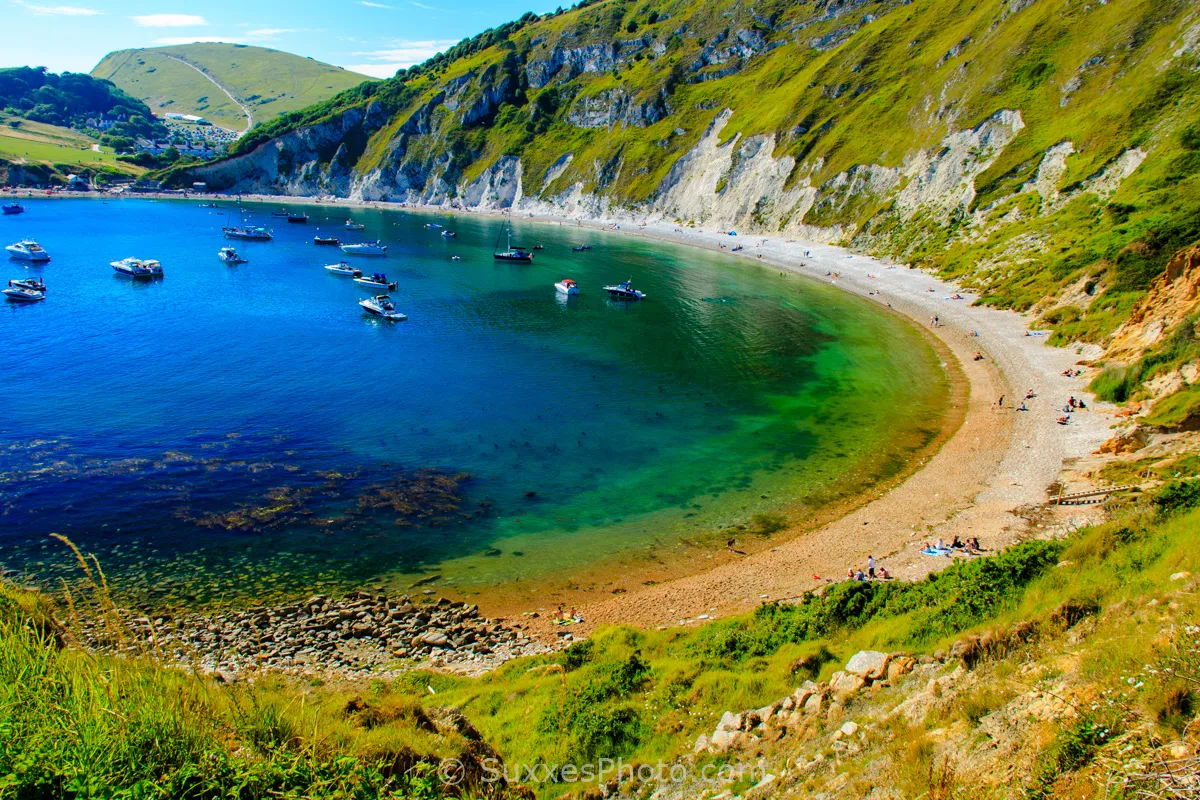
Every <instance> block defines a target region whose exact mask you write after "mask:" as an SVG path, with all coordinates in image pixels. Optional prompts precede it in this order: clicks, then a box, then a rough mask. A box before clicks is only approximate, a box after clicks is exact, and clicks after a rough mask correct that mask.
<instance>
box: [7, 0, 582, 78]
mask: <svg viewBox="0 0 1200 800" xmlns="http://www.w3.org/2000/svg"><path fill="white" fill-rule="evenodd" d="M57 2H59V0H0V31H4V37H3V44H2V45H0V67H17V66H37V67H49V68H50V70H52V71H53V72H62V71H71V72H90V71H91V69H92V67H94V66H96V64H97V63H99V61H100V59H101V58H103V57H104V56H105V54H107V53H110V52H112V51H113V50H125V49H129V48H134V47H155V46H160V45H173V44H185V43H188V42H236V43H238V44H253V45H258V46H260V47H272V48H274V49H276V50H285V51H287V52H289V53H296V54H297V55H301V56H311V57H313V58H315V59H317V60H318V61H325V62H327V63H330V64H336V65H337V66H340V67H345V68H346V69H350V70H354V71H356V72H361V73H364V74H366V75H373V76H375V77H380V78H384V77H389V76H391V75H392V74H394V73H395V72H396V70H398V69H400V68H402V67H407V66H410V65H412V64H416V63H420V62H421V61H424V60H425V59H426V58H429V57H430V56H432V55H434V54H436V53H438V52H440V51H442V50H445V49H446V48H447V47H449V46H450V45H452V44H454V43H455V42H458V41H459V40H461V39H464V38H466V37H468V36H471V35H472V34H475V33H479V32H480V31H482V30H484V29H485V28H491V27H495V26H496V25H499V24H501V23H503V22H508V21H509V20H514V19H516V18H517V17H519V16H521V15H522V14H524V13H525V12H526V11H534V12H537V13H539V14H542V13H545V12H547V11H552V10H554V9H555V8H556V7H558V5H560V3H561V4H562V5H570V3H569V2H568V1H567V0H420V2H418V0H204V2H192V3H164V2H149V0H125V2H119V1H118V0H63V2H66V3H70V5H55V3H57Z"/></svg>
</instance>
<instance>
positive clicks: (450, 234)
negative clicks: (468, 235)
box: [442, 231, 458, 239]
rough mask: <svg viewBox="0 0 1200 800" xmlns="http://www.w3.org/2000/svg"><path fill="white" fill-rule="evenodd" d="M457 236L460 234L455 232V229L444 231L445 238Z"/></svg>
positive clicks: (443, 236)
mask: <svg viewBox="0 0 1200 800" xmlns="http://www.w3.org/2000/svg"><path fill="white" fill-rule="evenodd" d="M456 236H458V234H457V233H455V232H454V231H442V238H443V239H453V238H454V237H456Z"/></svg>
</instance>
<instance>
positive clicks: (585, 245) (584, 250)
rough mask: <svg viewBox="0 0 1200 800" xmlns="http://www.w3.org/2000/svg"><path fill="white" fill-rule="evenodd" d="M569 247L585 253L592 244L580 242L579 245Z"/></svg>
mask: <svg viewBox="0 0 1200 800" xmlns="http://www.w3.org/2000/svg"><path fill="white" fill-rule="evenodd" d="M571 249H572V250H573V251H575V252H576V253H586V252H587V251H588V250H591V249H592V246H591V245H590V244H581V245H579V247H572V248H571Z"/></svg>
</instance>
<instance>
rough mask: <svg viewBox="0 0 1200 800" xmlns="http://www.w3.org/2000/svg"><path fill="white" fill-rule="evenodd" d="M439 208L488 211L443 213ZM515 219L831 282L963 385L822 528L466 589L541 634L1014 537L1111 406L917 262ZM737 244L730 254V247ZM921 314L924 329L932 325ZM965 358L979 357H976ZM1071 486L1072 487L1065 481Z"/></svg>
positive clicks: (664, 615) (1038, 344) (660, 228)
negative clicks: (869, 488)
mask: <svg viewBox="0 0 1200 800" xmlns="http://www.w3.org/2000/svg"><path fill="white" fill-rule="evenodd" d="M22 194H25V193H22ZM35 196H36V195H35ZM195 199H198V200H200V199H210V198H208V197H197V198H195ZM218 199H222V200H228V199H229V198H218ZM242 199H243V200H246V201H260V202H266V203H282V204H286V205H302V204H319V205H321V206H325V207H329V206H341V207H346V208H347V209H349V208H353V207H358V206H363V207H371V208H380V209H389V210H406V211H413V212H418V213H445V212H446V211H448V209H443V208H440V207H436V208H414V207H413V206H409V205H402V204H397V203H382V202H371V203H357V202H353V201H349V200H345V199H340V198H339V199H336V200H334V199H332V198H322V199H320V200H318V199H316V198H296V197H286V198H285V197H277V196H250V195H243V196H242ZM454 213H460V214H474V215H499V214H500V213H501V212H498V211H497V212H489V211H463V210H457V209H456V210H454ZM517 216H519V217H520V218H521V219H530V220H533V221H537V222H541V223H545V224H555V225H570V226H580V227H587V228H591V229H596V230H606V231H611V232H612V233H613V234H614V235H626V236H641V237H646V238H651V239H657V240H662V241H670V242H675V243H678V244H682V245H687V246H693V247H702V248H705V249H708V250H717V251H723V252H726V253H727V254H728V255H729V258H730V259H736V261H731V263H730V266H731V268H746V269H776V270H779V271H781V272H784V273H790V274H793V275H795V276H796V279H797V280H798V281H799V280H814V281H824V282H826V283H831V284H832V285H834V286H836V287H838V288H840V289H842V290H843V291H847V292H851V293H854V294H857V295H860V296H862V297H865V298H867V299H868V300H869V301H871V302H876V303H879V304H880V305H881V306H885V307H887V308H890V309H891V310H892V311H893V312H894V313H898V314H902V315H904V316H906V317H908V318H910V319H911V320H912V321H913V323H914V324H917V325H920V326H921V327H922V328H924V329H925V330H926V331H927V332H928V334H929V335H931V336H932V337H935V338H936V340H937V341H938V342H940V343H941V346H940V347H939V351H941V352H942V355H943V357H944V358H946V359H953V360H955V361H956V362H957V367H958V369H959V370H961V374H962V375H963V376H965V378H966V382H967V384H968V392H967V395H968V396H967V397H966V398H965V402H966V409H965V412H964V413H962V414H961V419H962V423H961V425H960V426H959V427H958V429H957V430H956V431H954V432H953V434H952V435H950V436H949V438H948V439H947V440H946V441H945V442H944V444H943V445H942V447H941V449H940V450H938V451H937V452H936V453H935V454H934V455H932V457H930V458H929V459H928V460H927V462H925V463H924V464H923V465H921V467H920V469H918V470H917V471H916V472H914V473H912V474H911V475H910V476H909V477H908V478H907V479H906V480H904V481H903V482H901V483H899V484H898V485H896V486H894V487H892V488H891V489H889V490H887V491H883V492H877V493H876V494H877V495H878V496H874V497H873V499H870V498H871V496H870V495H868V498H865V499H867V502H864V503H863V504H861V505H859V506H858V507H857V508H856V509H855V510H853V511H851V512H850V513H848V514H846V515H844V516H842V517H840V518H838V519H836V520H834V521H832V522H829V523H827V524H825V525H822V526H820V527H817V528H812V526H811V525H810V526H798V528H797V530H795V531H791V532H784V533H781V534H777V535H776V536H775V538H774V539H773V540H772V544H771V546H770V547H768V548H765V549H761V550H758V551H757V552H753V550H754V548H752V547H748V548H746V549H747V550H748V551H751V552H750V554H749V555H739V554H737V553H734V552H730V551H725V550H720V551H717V552H708V553H703V554H700V555H699V556H698V558H700V559H703V560H702V562H701V563H694V564H688V565H684V566H685V568H686V571H687V573H688V574H687V575H685V576H684V577H678V578H674V579H671V580H666V581H663V582H661V583H655V582H653V581H646V582H645V583H647V584H653V585H644V584H643V583H642V582H639V581H638V580H637V578H638V577H639V576H638V575H637V573H636V571H634V572H621V571H618V570H611V569H610V570H608V571H607V573H606V572H605V570H604V567H603V566H600V567H598V569H597V575H599V576H601V577H600V578H599V579H598V580H594V581H591V582H588V583H587V585H586V587H585V588H584V589H580V588H579V585H578V584H573V583H571V582H567V581H564V582H563V586H562V587H561V589H556V588H555V587H544V588H545V589H546V590H545V591H541V592H539V593H538V594H537V595H536V597H538V598H539V600H540V602H537V603H536V606H533V607H531V602H530V600H529V598H528V597H519V598H518V597H513V598H509V599H508V600H507V601H504V600H502V599H501V598H499V597H495V596H494V595H497V594H500V593H499V592H497V593H491V594H492V595H493V596H492V597H491V598H489V597H486V596H485V597H483V598H480V600H481V606H482V607H483V608H484V610H485V611H487V612H488V613H489V614H500V615H507V616H508V617H509V618H510V620H511V621H512V622H514V623H518V624H521V625H523V626H526V627H528V628H529V629H531V631H532V632H534V633H539V634H542V635H543V636H545V637H547V638H549V637H550V636H553V635H555V634H557V635H563V634H565V633H567V632H570V633H571V634H572V635H575V636H578V635H581V634H586V633H587V632H589V631H590V630H592V629H593V628H594V627H595V626H597V625H603V624H612V623H628V624H635V625H639V626H649V627H654V626H663V625H673V624H689V623H695V622H699V621H704V620H707V619H711V618H716V617H720V616H725V615H728V614H733V613H739V612H744V611H747V610H749V609H752V608H754V607H755V606H757V605H759V604H760V603H762V602H765V601H770V600H786V599H789V598H795V597H798V596H800V595H802V594H803V593H804V592H805V591H808V590H811V589H813V588H815V587H817V586H820V585H822V584H823V583H826V582H827V581H829V580H834V581H836V580H842V579H844V578H845V577H846V571H847V569H848V568H862V569H865V568H866V561H867V557H868V556H870V555H873V556H874V557H875V559H876V561H877V562H878V564H879V565H880V566H882V567H886V568H887V569H888V570H889V572H890V573H891V574H892V575H893V576H894V577H895V578H897V579H901V580H913V579H919V578H921V577H923V576H924V575H926V574H928V573H929V572H930V571H933V570H936V569H941V568H944V567H945V566H947V565H948V564H949V563H950V562H951V559H949V558H945V557H929V556H925V555H922V554H921V553H920V552H919V551H920V549H921V547H922V546H923V545H924V544H925V543H927V542H935V541H937V540H938V539H942V540H945V541H946V542H949V541H951V540H952V539H953V538H954V537H955V536H958V537H960V538H962V539H964V540H965V539H966V538H968V537H978V539H979V541H980V543H981V545H982V546H983V548H984V549H985V550H988V551H995V550H996V549H998V548H1002V547H1005V546H1007V545H1009V544H1012V543H1013V542H1016V541H1020V540H1021V539H1023V538H1030V537H1034V536H1039V535H1050V534H1052V533H1053V532H1054V529H1053V528H1052V527H1050V526H1047V527H1039V522H1031V521H1030V518H1031V517H1033V516H1035V515H1034V513H1033V511H1034V510H1035V509H1037V507H1039V506H1041V505H1042V504H1044V503H1045V501H1046V499H1047V489H1048V487H1049V486H1050V484H1052V483H1053V482H1055V481H1056V480H1058V479H1059V478H1060V473H1061V472H1062V470H1063V468H1064V466H1068V465H1070V464H1072V463H1073V462H1074V461H1076V460H1078V459H1080V458H1083V457H1085V456H1087V455H1089V454H1091V453H1092V452H1093V451H1094V450H1095V449H1096V448H1097V447H1099V445H1100V444H1101V443H1103V442H1104V441H1105V440H1106V439H1108V438H1110V436H1111V433H1110V427H1111V426H1112V424H1113V421H1114V418H1113V412H1114V411H1115V408H1113V407H1109V406H1106V405H1104V404H1097V403H1096V402H1095V400H1094V398H1092V397H1091V396H1090V395H1088V394H1087V393H1086V392H1085V389H1084V387H1085V386H1086V385H1087V382H1088V381H1089V379H1090V377H1091V375H1090V371H1089V370H1088V369H1087V368H1086V367H1085V366H1082V365H1081V363H1080V362H1082V361H1085V360H1086V359H1088V358H1095V357H1096V356H1097V355H1099V350H1098V349H1096V348H1094V347H1093V348H1087V349H1082V348H1076V347H1070V348H1057V347H1051V346H1049V345H1047V344H1046V339H1047V337H1046V336H1044V335H1037V334H1033V333H1031V332H1030V329H1029V326H1030V323H1031V320H1030V318H1029V317H1027V316H1025V315H1022V314H1018V313H1016V312H1013V311H1002V310H997V309H993V308H988V307H984V306H976V305H973V301H974V300H975V299H976V298H975V296H974V295H972V294H970V293H968V292H966V291H963V290H962V289H959V288H958V287H956V286H954V285H952V284H950V283H946V282H943V281H940V280H938V279H937V278H936V277H934V276H932V275H930V274H927V273H926V272H924V271H922V270H917V269H911V268H909V267H907V266H905V265H903V264H891V263H888V262H885V261H882V260H879V259H876V258H873V257H870V256H863V255H858V254H854V253H851V252H849V251H847V250H845V249H843V248H839V247H835V246H831V245H827V244H819V243H813V242H804V241H799V240H788V239H785V238H783V237H780V236H759V235H755V236H748V235H741V236H730V235H728V234H727V233H724V232H721V231H717V230H707V229H705V230H697V229H688V228H680V227H678V226H677V225H674V224H671V223H662V222H648V223H642V222H639V221H637V220H631V219H628V218H624V219H605V220H595V219H591V220H589V219H575V218H566V217H558V216H553V215H545V214H530V213H528V212H522V213H519V214H518V215H517ZM737 245H741V246H742V247H743V249H742V250H741V251H739V252H732V250H731V248H732V247H734V246H737ZM934 317H937V319H938V324H937V325H934V324H932V319H933V318H934ZM976 354H981V355H982V356H983V358H982V359H979V360H977V359H976V357H975V356H976ZM1068 369H1083V370H1084V373H1083V375H1081V376H1079V377H1066V376H1064V375H1063V373H1064V371H1066V370H1068ZM1027 393H1031V394H1032V395H1033V396H1032V397H1031V398H1030V399H1029V400H1027V401H1026V406H1027V409H1028V410H1023V411H1022V410H1018V407H1019V406H1020V405H1021V403H1022V399H1023V398H1025V396H1026V394H1027ZM1072 395H1074V396H1075V397H1086V398H1087V402H1088V405H1089V409H1088V410H1083V411H1078V412H1075V413H1074V414H1072V415H1071V422H1070V424H1068V425H1059V424H1058V423H1057V422H1056V420H1057V418H1058V417H1059V416H1061V414H1062V408H1063V406H1064V404H1065V403H1066V402H1067V398H1068V397H1069V396H1072ZM1001 396H1003V398H1004V400H1003V403H1000V398H1001ZM869 401H870V400H869V399H864V402H869ZM1072 488H1081V487H1067V489H1066V490H1067V491H1070V490H1071V489H1072ZM1089 518H1090V514H1089V512H1088V510H1087V509H1086V508H1083V509H1082V510H1079V511H1075V512H1072V511H1068V510H1067V509H1065V508H1064V509H1061V510H1060V511H1059V518H1058V519H1057V521H1056V522H1055V524H1056V525H1057V526H1058V527H1059V528H1063V527H1069V526H1071V525H1072V524H1076V523H1082V522H1086V521H1087V520H1088V519H1089ZM738 549H740V548H738ZM614 572H616V573H618V574H613V573H614ZM592 577H595V576H592ZM521 594H523V593H521ZM558 603H565V604H567V605H568V606H574V607H575V608H576V609H577V610H578V612H579V613H580V615H581V616H582V617H583V618H584V620H585V622H584V623H582V624H579V625H574V626H569V627H556V626H554V625H552V624H551V622H550V616H551V615H552V614H553V611H554V608H555V606H556V605H557V604H558ZM533 613H536V614H537V616H536V617H533V616H531V615H532V614H533Z"/></svg>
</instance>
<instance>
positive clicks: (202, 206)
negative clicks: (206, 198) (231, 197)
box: [196, 203, 220, 208]
mask: <svg viewBox="0 0 1200 800" xmlns="http://www.w3.org/2000/svg"><path fill="white" fill-rule="evenodd" d="M196 208H220V206H219V205H217V204H216V203H201V204H200V205H198V206H196Z"/></svg>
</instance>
